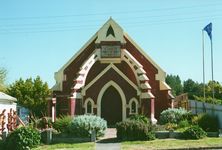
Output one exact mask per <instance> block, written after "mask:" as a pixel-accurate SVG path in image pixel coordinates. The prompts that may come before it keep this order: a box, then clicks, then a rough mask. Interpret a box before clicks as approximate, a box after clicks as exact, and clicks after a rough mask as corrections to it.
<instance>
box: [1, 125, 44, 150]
mask: <svg viewBox="0 0 222 150" xmlns="http://www.w3.org/2000/svg"><path fill="white" fill-rule="evenodd" d="M40 140H41V135H40V132H39V131H37V130H36V129H34V128H30V127H21V128H17V129H16V130H15V131H13V132H11V133H10V134H9V136H8V137H7V138H6V141H5V149H14V150H26V149H31V148H33V147H35V146H37V145H39V144H40Z"/></svg>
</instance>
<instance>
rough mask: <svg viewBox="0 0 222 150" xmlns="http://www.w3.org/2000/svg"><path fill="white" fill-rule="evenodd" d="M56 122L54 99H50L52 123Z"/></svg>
mask: <svg viewBox="0 0 222 150" xmlns="http://www.w3.org/2000/svg"><path fill="white" fill-rule="evenodd" d="M55 120H56V98H55V97H53V98H52V122H55Z"/></svg>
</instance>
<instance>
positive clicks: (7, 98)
mask: <svg viewBox="0 0 222 150" xmlns="http://www.w3.org/2000/svg"><path fill="white" fill-rule="evenodd" d="M0 100H1V101H14V102H15V101H17V99H16V98H14V97H12V96H10V95H8V94H5V93H3V92H0Z"/></svg>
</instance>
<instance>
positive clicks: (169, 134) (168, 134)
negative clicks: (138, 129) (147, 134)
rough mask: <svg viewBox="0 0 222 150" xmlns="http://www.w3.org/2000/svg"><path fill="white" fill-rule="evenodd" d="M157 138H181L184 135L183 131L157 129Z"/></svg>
mask: <svg viewBox="0 0 222 150" xmlns="http://www.w3.org/2000/svg"><path fill="white" fill-rule="evenodd" d="M155 135H156V138H158V139H167V138H175V139H179V138H181V137H182V132H178V131H156V132H155Z"/></svg>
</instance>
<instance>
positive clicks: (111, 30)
mask: <svg viewBox="0 0 222 150" xmlns="http://www.w3.org/2000/svg"><path fill="white" fill-rule="evenodd" d="M110 34H111V35H112V36H113V37H115V33H114V30H113V28H112V26H109V28H108V30H107V32H106V37H107V36H109V35H110Z"/></svg>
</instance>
